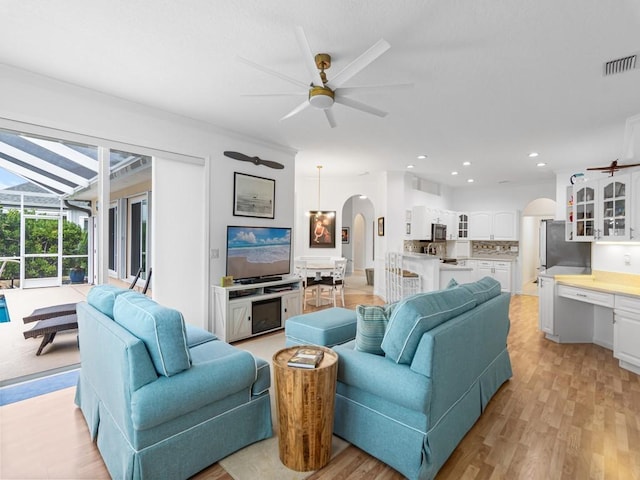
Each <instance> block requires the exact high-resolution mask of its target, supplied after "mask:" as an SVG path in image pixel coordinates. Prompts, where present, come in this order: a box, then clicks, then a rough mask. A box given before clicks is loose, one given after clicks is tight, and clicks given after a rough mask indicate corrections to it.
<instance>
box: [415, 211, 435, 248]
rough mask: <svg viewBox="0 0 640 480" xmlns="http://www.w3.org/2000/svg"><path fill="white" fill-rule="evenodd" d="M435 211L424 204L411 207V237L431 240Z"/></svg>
mask: <svg viewBox="0 0 640 480" xmlns="http://www.w3.org/2000/svg"><path fill="white" fill-rule="evenodd" d="M432 220H433V213H432V211H431V209H430V208H427V207H426V206H424V205H416V206H414V207H412V208H411V238H412V239H414V240H431V223H432Z"/></svg>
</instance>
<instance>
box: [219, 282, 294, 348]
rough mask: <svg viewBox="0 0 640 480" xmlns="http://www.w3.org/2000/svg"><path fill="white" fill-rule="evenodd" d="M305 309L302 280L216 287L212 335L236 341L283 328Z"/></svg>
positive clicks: (227, 340) (228, 340) (224, 339)
mask: <svg viewBox="0 0 640 480" xmlns="http://www.w3.org/2000/svg"><path fill="white" fill-rule="evenodd" d="M301 310H302V279H301V278H300V277H298V276H290V277H283V278H282V280H276V281H270V282H264V283H252V284H246V285H242V284H234V285H233V286H231V287H219V286H217V285H214V286H213V333H214V334H215V335H216V336H217V337H218V338H219V339H220V340H222V341H224V342H235V341H236V340H242V339H243V338H249V337H253V336H256V335H260V334H263V333H267V332H273V331H274V330H278V329H281V328H284V322H286V320H287V319H288V318H289V317H292V316H294V315H299V314H300V313H301Z"/></svg>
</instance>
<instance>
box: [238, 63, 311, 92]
mask: <svg viewBox="0 0 640 480" xmlns="http://www.w3.org/2000/svg"><path fill="white" fill-rule="evenodd" d="M237 58H238V61H240V62H242V63H244V64H245V65H249V66H250V67H253V68H255V69H256V70H260V71H261V72H264V73H268V74H269V75H273V76H274V77H278V78H280V79H281V80H284V81H285V82H289V83H293V84H294V85H297V86H298V87H301V88H304V91H305V92H306V91H308V90H309V85H308V84H306V83H305V82H301V81H300V80H296V79H295V78H291V77H289V76H287V75H284V74H282V73H280V72H278V71H276V70H272V69H270V68H268V67H265V66H263V65H259V64H257V63H255V62H252V61H251V60H247V59H246V58H242V57H237Z"/></svg>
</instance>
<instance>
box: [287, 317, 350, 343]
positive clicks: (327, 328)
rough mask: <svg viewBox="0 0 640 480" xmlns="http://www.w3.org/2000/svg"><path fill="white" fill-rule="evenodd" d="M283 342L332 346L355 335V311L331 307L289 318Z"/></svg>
mask: <svg viewBox="0 0 640 480" xmlns="http://www.w3.org/2000/svg"><path fill="white" fill-rule="evenodd" d="M284 331H285V337H286V339H285V344H286V346H287V347H291V346H295V345H323V346H325V347H332V346H333V345H337V344H340V343H344V342H348V341H349V340H353V339H354V338H355V337H356V313H355V312H354V311H353V310H348V309H346V308H340V307H333V308H328V309H326V310H320V311H317V312H313V313H304V314H302V315H296V316H294V317H291V318H289V319H288V320H287V321H286V323H285V326H284Z"/></svg>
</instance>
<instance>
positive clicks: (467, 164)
mask: <svg viewBox="0 0 640 480" xmlns="http://www.w3.org/2000/svg"><path fill="white" fill-rule="evenodd" d="M462 165H464V166H465V167H468V166H469V165H471V162H462Z"/></svg>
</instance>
